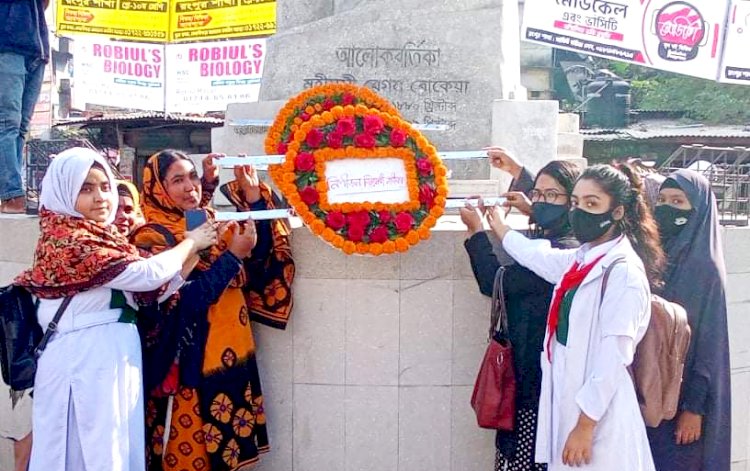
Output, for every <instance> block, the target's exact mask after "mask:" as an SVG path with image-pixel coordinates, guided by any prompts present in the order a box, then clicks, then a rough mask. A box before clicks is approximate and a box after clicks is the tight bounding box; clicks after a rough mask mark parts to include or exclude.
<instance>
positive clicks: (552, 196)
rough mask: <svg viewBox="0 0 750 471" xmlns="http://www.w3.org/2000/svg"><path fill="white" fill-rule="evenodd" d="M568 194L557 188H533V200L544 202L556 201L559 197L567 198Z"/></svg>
mask: <svg viewBox="0 0 750 471" xmlns="http://www.w3.org/2000/svg"><path fill="white" fill-rule="evenodd" d="M567 197H568V195H566V194H565V193H560V192H559V191H557V190H552V189H550V190H544V191H539V190H537V189H534V190H531V201H541V202H543V203H554V202H556V201H557V200H558V198H563V199H564V198H567Z"/></svg>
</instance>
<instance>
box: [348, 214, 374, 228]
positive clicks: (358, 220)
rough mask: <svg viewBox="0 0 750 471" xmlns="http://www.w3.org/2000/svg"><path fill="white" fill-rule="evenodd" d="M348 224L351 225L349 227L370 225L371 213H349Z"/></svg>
mask: <svg viewBox="0 0 750 471" xmlns="http://www.w3.org/2000/svg"><path fill="white" fill-rule="evenodd" d="M346 222H347V223H349V227H350V228H351V227H361V228H362V229H364V228H365V227H367V226H369V225H370V213H368V212H367V211H357V212H356V213H349V214H347V215H346Z"/></svg>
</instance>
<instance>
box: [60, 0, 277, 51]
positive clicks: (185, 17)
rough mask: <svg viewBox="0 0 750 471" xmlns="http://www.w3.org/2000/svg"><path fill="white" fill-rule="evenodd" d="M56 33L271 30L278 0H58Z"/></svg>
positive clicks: (170, 34) (192, 36)
mask: <svg viewBox="0 0 750 471" xmlns="http://www.w3.org/2000/svg"><path fill="white" fill-rule="evenodd" d="M56 26H57V33H58V34H61V35H68V34H78V33H80V34H97V35H101V36H106V37H109V38H116V39H128V40H133V41H145V42H171V41H174V42H186V41H200V40H209V39H228V38H240V37H250V36H267V35H271V34H274V33H275V32H276V2H275V0H59V1H58V2H57V25H56Z"/></svg>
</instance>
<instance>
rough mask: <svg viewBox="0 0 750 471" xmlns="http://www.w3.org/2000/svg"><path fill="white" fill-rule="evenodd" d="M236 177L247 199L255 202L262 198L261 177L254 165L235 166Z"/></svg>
mask: <svg viewBox="0 0 750 471" xmlns="http://www.w3.org/2000/svg"><path fill="white" fill-rule="evenodd" d="M234 178H235V179H237V182H238V183H239V184H240V189H242V193H243V195H244V196H245V201H246V202H247V203H249V204H253V203H255V202H257V201H259V200H260V178H258V172H257V171H256V170H255V167H253V166H252V165H238V166H236V167H234Z"/></svg>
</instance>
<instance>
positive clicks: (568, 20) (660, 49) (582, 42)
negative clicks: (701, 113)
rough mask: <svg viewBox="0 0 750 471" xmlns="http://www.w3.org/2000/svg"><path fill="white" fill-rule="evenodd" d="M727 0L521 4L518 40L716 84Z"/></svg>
mask: <svg viewBox="0 0 750 471" xmlns="http://www.w3.org/2000/svg"><path fill="white" fill-rule="evenodd" d="M728 3H729V2H728V0H685V1H682V0H680V1H673V0H616V1H609V0H526V6H525V8H524V11H525V14H524V23H523V36H522V38H523V39H525V40H527V41H531V42H535V43H540V44H546V45H548V46H552V47H557V48H560V49H567V50H571V51H575V52H580V53H583V54H589V55H592V56H599V57H604V58H607V59H613V60H619V61H625V62H631V63H634V64H639V65H643V66H646V67H653V68H656V69H661V70H666V71H669V72H675V73H679V74H686V75H692V76H695V77H702V78H706V79H711V80H716V79H717V78H718V71H719V66H720V62H721V57H722V50H721V49H722V45H723V38H724V31H725V25H726V20H727V12H728V6H729V5H728Z"/></svg>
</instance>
